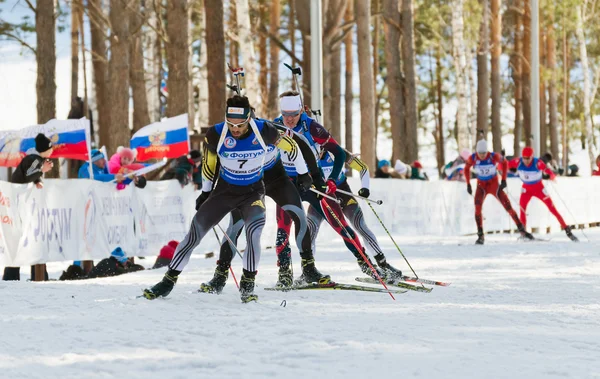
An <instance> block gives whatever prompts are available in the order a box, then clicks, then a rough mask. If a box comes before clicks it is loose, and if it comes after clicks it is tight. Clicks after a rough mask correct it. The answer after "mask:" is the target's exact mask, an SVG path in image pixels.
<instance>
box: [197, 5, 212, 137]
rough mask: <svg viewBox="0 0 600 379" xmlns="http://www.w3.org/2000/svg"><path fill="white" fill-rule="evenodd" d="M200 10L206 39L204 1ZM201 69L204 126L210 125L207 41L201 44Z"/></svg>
mask: <svg viewBox="0 0 600 379" xmlns="http://www.w3.org/2000/svg"><path fill="white" fill-rule="evenodd" d="M199 5H200V8H201V9H199V10H198V13H199V16H198V19H199V20H198V23H199V25H200V29H201V33H200V35H201V36H202V40H203V41H206V11H205V9H204V4H203V2H202V3H200V4H199ZM199 63H200V69H199V72H198V76H199V78H198V91H199V96H198V113H197V117H196V120H197V126H198V127H200V128H202V127H206V126H208V125H209V123H208V113H209V112H208V70H207V64H208V62H207V59H206V43H204V44H202V45H201V46H200V57H199Z"/></svg>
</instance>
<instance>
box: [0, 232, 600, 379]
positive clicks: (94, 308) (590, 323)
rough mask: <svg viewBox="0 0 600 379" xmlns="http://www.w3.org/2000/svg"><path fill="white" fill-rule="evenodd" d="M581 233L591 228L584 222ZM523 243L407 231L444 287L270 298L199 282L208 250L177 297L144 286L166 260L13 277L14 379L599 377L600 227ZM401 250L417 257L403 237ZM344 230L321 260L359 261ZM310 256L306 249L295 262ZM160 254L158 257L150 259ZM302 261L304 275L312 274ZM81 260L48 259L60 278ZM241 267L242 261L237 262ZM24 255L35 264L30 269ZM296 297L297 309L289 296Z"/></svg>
mask: <svg viewBox="0 0 600 379" xmlns="http://www.w3.org/2000/svg"><path fill="white" fill-rule="evenodd" d="M577 234H578V236H580V238H581V239H582V240H585V237H584V236H583V235H581V233H580V232H577ZM587 235H588V236H589V237H590V239H591V240H592V241H591V242H582V243H579V244H575V243H572V242H568V241H567V239H566V237H564V236H563V235H562V234H556V235H553V236H552V237H553V238H552V240H551V242H533V243H524V242H519V241H516V237H514V236H509V235H490V236H488V238H487V240H486V242H487V245H486V246H483V247H476V246H473V245H472V243H473V238H472V237H461V238H454V239H438V238H412V239H407V238H403V239H399V242H400V243H401V246H402V248H403V251H404V252H405V254H407V256H408V258H409V259H410V262H411V264H412V265H413V267H414V268H415V270H417V273H418V274H419V275H421V276H422V277H424V278H428V279H437V280H444V281H450V282H452V285H451V286H450V287H447V288H444V287H437V288H435V289H434V290H433V292H432V293H430V294H423V293H416V292H409V293H406V294H402V295H397V296H396V298H397V301H395V302H394V301H392V300H391V299H390V297H389V296H388V295H387V294H377V293H362V292H343V291H340V292H338V291H335V292H334V291H305V292H292V293H278V292H266V291H264V290H262V287H265V286H271V285H273V284H274V282H275V281H276V267H275V257H274V253H273V251H272V250H267V251H265V252H264V253H263V259H262V261H261V268H260V272H259V276H258V279H257V284H258V286H259V287H260V288H259V289H258V290H257V293H258V295H259V297H260V299H259V302H258V303H256V304H241V303H240V300H239V295H238V293H237V292H236V289H235V284H234V283H233V281H232V280H231V278H230V281H229V283H228V285H227V287H226V288H225V291H224V293H223V294H222V295H220V296H216V295H207V294H197V293H194V291H195V290H196V289H197V288H198V285H199V284H200V282H202V281H206V280H208V279H210V277H211V276H212V272H213V269H214V260H212V259H209V260H207V259H204V258H202V256H203V255H201V254H197V255H196V256H195V257H194V258H193V259H192V260H191V262H190V265H189V266H188V268H187V269H186V271H185V272H184V273H183V274H182V276H181V277H180V281H179V283H178V284H177V286H176V288H175V290H174V291H173V292H172V293H171V295H170V296H169V297H168V298H167V299H161V300H156V301H153V302H151V301H148V300H145V299H136V298H135V297H136V296H137V295H139V294H140V293H141V290H142V289H143V288H144V287H146V286H149V285H151V284H153V283H155V282H157V281H158V280H160V278H161V276H162V274H163V272H164V269H162V270H156V271H154V270H150V271H145V272H139V273H134V274H128V275H124V276H121V277H116V278H108V279H99V280H88V281H80V282H68V283H64V282H46V283H31V282H25V281H22V282H14V283H9V282H0V296H1V299H2V300H1V303H2V306H1V307H0V322H1V324H0V325H1V330H2V333H1V340H2V343H1V344H0V372H1V373H2V377H7V378H9V377H15V378H16V377H27V378H38V377H39V378H81V377H86V378H87V377H90V378H107V377H120V378H190V377H195V378H201V377H212V378H233V377H235V378H264V377H280V378H312V377H323V378H369V377H382V376H383V377H405V378H407V377H427V378H428V377H435V378H485V377H489V378H491V377H494V378H515V377H519V378H547V377H570V378H590V377H597V376H599V375H600V363H599V362H598V359H597V358H598V355H599V354H600V304H598V294H599V292H600V264H599V263H598V261H599V258H600V257H599V254H598V252H599V251H600V250H599V249H598V247H599V246H600V232H596V231H589V230H588V231H587ZM380 239H381V241H382V244H383V246H384V247H385V248H386V249H385V250H386V252H387V254H388V256H389V257H390V261H391V262H392V263H393V264H395V265H397V266H399V267H401V268H402V269H404V270H406V272H407V273H408V268H407V266H406V264H405V263H404V262H403V260H402V258H401V257H400V255H399V254H398V253H397V252H395V251H394V250H393V245H392V244H391V242H389V240H388V239H386V238H384V237H383V236H381V237H380ZM351 258H352V257H351V255H350V253H348V252H347V251H345V250H344V249H343V248H342V247H341V244H340V243H338V242H335V243H333V244H332V243H330V244H323V243H320V246H318V255H317V259H318V266H319V268H320V269H321V270H322V271H323V272H327V273H329V274H331V275H332V276H333V278H334V279H335V280H337V281H339V282H346V283H353V280H354V277H356V276H357V275H358V273H359V271H358V268H357V266H356V264H355V263H354V262H353V260H352V259H351ZM296 261H298V259H296ZM142 262H143V263H144V264H146V265H151V264H152V259H147V260H145V261H142ZM298 263H299V262H296V266H295V268H296V272H299V267H298ZM65 267H66V263H62V264H58V263H53V264H50V265H49V272H50V277H51V278H56V277H58V275H59V274H60V271H61V270H62V269H64V268H65ZM234 268H235V270H236V274H237V275H238V277H239V275H240V271H241V266H240V261H239V260H236V261H234ZM27 271H28V270H26V269H25V268H23V269H22V276H24V277H26V276H27V274H28V273H27ZM283 300H286V303H287V306H285V307H283V306H282V301H283Z"/></svg>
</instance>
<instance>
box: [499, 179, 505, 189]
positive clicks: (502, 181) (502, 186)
mask: <svg viewBox="0 0 600 379" xmlns="http://www.w3.org/2000/svg"><path fill="white" fill-rule="evenodd" d="M505 188H506V180H504V179H502V180H501V181H500V191H502V190H504V189H505Z"/></svg>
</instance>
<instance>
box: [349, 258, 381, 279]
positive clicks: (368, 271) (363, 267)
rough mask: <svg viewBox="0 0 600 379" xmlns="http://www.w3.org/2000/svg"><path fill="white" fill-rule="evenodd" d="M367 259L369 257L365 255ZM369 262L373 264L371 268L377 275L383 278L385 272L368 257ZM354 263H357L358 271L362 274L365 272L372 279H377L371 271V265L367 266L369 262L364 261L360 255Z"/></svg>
mask: <svg viewBox="0 0 600 379" xmlns="http://www.w3.org/2000/svg"><path fill="white" fill-rule="evenodd" d="M367 259H369V257H367ZM369 262H370V263H371V266H373V268H374V269H375V271H376V272H377V275H379V277H380V278H381V279H382V280H384V279H385V273H384V272H383V271H382V270H381V269H380V268H378V267H377V266H376V265H374V264H373V262H371V260H370V259H369ZM356 263H358V267H360V271H362V272H363V273H364V274H367V275H368V276H370V277H371V278H373V279H377V276H375V274H374V273H373V270H371V267H369V264H368V263H367V262H365V260H364V259H362V257H360V258H358V259H357V260H356Z"/></svg>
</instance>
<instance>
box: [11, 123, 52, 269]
mask: <svg viewBox="0 0 600 379" xmlns="http://www.w3.org/2000/svg"><path fill="white" fill-rule="evenodd" d="M51 155H52V141H50V139H49V138H48V137H46V136H45V135H43V134H41V133H40V134H38V135H37V136H36V137H35V151H32V152H31V153H30V154H29V155H27V156H25V158H23V160H21V162H20V163H19V165H18V166H17V168H15V171H14V172H13V174H12V177H11V181H12V182H13V183H18V184H25V183H35V186H36V187H37V188H39V189H41V188H43V187H44V185H43V183H42V175H44V173H46V172H48V171H50V170H51V169H52V167H54V164H53V163H52V161H51V160H50V159H49V158H50V156H51ZM32 272H33V266H32ZM45 276H46V279H48V273H47V272H46V275H45ZM2 280H21V273H20V268H19V267H5V268H4V275H3V276H2Z"/></svg>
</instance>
